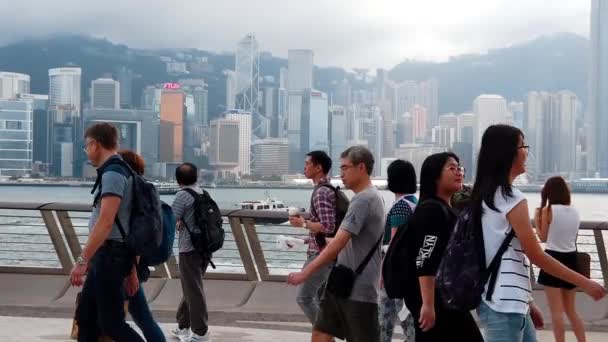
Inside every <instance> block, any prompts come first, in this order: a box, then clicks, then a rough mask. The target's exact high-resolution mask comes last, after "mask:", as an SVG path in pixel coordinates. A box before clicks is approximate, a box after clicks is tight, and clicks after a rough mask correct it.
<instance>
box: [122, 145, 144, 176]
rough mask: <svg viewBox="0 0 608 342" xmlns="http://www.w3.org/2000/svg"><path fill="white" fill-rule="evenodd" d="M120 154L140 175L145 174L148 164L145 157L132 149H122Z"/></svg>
mask: <svg viewBox="0 0 608 342" xmlns="http://www.w3.org/2000/svg"><path fill="white" fill-rule="evenodd" d="M118 154H120V156H121V157H122V159H123V160H124V161H125V162H126V163H127V164H129V166H130V167H131V168H132V169H133V171H135V173H137V174H138V175H140V176H143V175H144V171H145V169H146V164H145V162H144V158H142V156H140V155H139V154H137V153H135V152H133V151H131V150H120V151H118Z"/></svg>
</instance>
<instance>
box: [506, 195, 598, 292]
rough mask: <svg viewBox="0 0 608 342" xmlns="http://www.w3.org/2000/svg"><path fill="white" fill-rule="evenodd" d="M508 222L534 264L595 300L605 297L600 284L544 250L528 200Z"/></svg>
mask: <svg viewBox="0 0 608 342" xmlns="http://www.w3.org/2000/svg"><path fill="white" fill-rule="evenodd" d="M507 220H508V221H509V223H511V226H512V227H513V229H514V230H515V235H516V236H517V238H518V239H519V241H520V242H521V246H522V248H523V249H524V251H525V253H526V255H527V256H528V257H529V258H530V261H531V262H532V263H533V264H535V265H536V266H538V267H540V268H541V269H542V270H544V271H545V272H547V273H549V274H551V275H552V276H554V277H557V278H560V279H563V280H565V281H567V282H569V283H572V284H574V285H576V286H578V287H580V288H581V289H583V290H584V291H585V292H586V293H587V294H588V295H590V296H591V297H593V298H594V299H595V300H599V299H601V298H603V297H604V296H605V294H606V290H605V289H604V288H603V287H602V286H600V285H599V284H598V283H596V282H594V281H591V280H589V279H587V278H585V277H584V276H583V275H581V274H579V273H577V272H575V271H572V270H571V269H569V268H567V267H566V266H564V265H562V264H561V263H560V262H559V261H557V260H555V259H554V258H552V257H551V256H550V255H548V254H547V253H545V252H544V251H543V250H542V248H541V246H540V243H539V242H538V240H537V239H536V236H535V235H534V230H533V229H532V226H531V225H530V216H529V214H528V203H527V201H526V200H523V201H521V202H520V203H519V204H517V205H516V206H515V207H514V208H513V209H512V210H511V211H510V212H509V213H508V214H507ZM541 220H542V217H541Z"/></svg>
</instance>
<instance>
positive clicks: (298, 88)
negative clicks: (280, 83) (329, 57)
mask: <svg viewBox="0 0 608 342" xmlns="http://www.w3.org/2000/svg"><path fill="white" fill-rule="evenodd" d="M287 58H288V71H289V76H288V79H287V84H288V86H287V90H288V91H289V93H297V92H302V91H303V90H304V89H311V88H313V87H314V79H313V67H314V53H313V51H312V50H289V51H288V52H287Z"/></svg>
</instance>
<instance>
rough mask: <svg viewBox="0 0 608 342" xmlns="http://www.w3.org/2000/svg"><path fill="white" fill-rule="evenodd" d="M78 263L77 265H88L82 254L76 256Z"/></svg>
mask: <svg viewBox="0 0 608 342" xmlns="http://www.w3.org/2000/svg"><path fill="white" fill-rule="evenodd" d="M76 264H77V265H86V264H87V262H86V261H84V258H83V257H82V255H79V256H78V258H76Z"/></svg>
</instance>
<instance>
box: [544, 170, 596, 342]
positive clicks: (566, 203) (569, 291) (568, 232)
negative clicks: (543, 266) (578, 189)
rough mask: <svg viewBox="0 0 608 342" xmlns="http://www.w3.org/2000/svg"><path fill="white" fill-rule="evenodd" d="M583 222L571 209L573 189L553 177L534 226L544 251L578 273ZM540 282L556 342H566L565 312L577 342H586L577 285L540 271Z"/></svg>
mask: <svg viewBox="0 0 608 342" xmlns="http://www.w3.org/2000/svg"><path fill="white" fill-rule="evenodd" d="M580 223H581V220H580V217H579V215H578V212H577V211H576V209H574V208H573V207H571V206H570V190H569V189H568V185H567V184H566V181H564V179H563V178H562V177H551V178H549V179H548V180H547V182H546V183H545V186H544V187H543V190H542V192H541V208H537V209H536V214H535V215H534V224H535V226H536V229H537V230H536V232H537V234H538V236H539V238H540V240H541V241H542V242H545V243H546V245H545V252H546V253H547V254H549V255H550V256H552V257H554V258H555V259H556V260H558V261H559V262H561V263H562V264H564V265H566V266H567V267H568V268H570V269H571V270H576V254H577V253H576V237H577V235H578V227H579V225H580ZM538 283H539V284H541V285H543V286H544V289H545V294H546V295H547V301H548V302H549V308H550V309H551V322H552V323H553V335H554V336H555V341H557V342H564V341H566V337H565V331H564V319H563V317H564V312H565V313H566V316H568V320H569V321H570V324H571V325H572V330H574V335H575V336H576V340H577V341H578V342H584V341H585V327H584V325H583V321H582V320H581V318H580V317H579V316H578V313H577V312H576V306H575V300H576V290H575V288H576V286H575V285H574V284H571V283H569V282H567V281H565V280H562V279H559V278H557V277H554V276H552V275H550V274H549V273H547V272H545V271H542V270H541V271H540V274H539V275H538Z"/></svg>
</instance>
